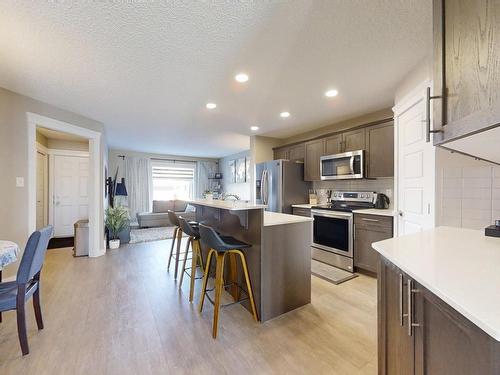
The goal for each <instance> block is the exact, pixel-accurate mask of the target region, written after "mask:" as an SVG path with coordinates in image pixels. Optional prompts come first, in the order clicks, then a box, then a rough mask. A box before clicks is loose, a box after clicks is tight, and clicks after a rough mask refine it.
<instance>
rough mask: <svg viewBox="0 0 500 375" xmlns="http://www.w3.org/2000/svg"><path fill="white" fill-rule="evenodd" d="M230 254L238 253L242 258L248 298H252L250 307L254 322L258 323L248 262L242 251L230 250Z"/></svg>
mask: <svg viewBox="0 0 500 375" xmlns="http://www.w3.org/2000/svg"><path fill="white" fill-rule="evenodd" d="M230 252H231V253H236V254H238V255H239V256H240V259H241V265H242V267H243V273H244V275H245V282H246V284H247V291H248V297H249V298H250V306H251V307H252V315H253V318H254V320H255V321H256V322H258V321H259V317H258V315H257V308H256V307H255V301H254V299H253V290H252V284H251V283H250V276H249V275H248V267H247V260H246V258H245V254H243V252H242V251H240V250H230Z"/></svg>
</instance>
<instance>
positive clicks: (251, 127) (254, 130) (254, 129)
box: [250, 126, 259, 132]
mask: <svg viewBox="0 0 500 375" xmlns="http://www.w3.org/2000/svg"><path fill="white" fill-rule="evenodd" d="M250 130H251V131H253V132H256V131H257V130H259V127H258V126H250Z"/></svg>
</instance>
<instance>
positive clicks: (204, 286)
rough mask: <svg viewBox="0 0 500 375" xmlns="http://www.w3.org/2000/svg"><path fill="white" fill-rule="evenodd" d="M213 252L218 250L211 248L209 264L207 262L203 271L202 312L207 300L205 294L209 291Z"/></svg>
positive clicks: (200, 307) (200, 305)
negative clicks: (209, 274)
mask: <svg viewBox="0 0 500 375" xmlns="http://www.w3.org/2000/svg"><path fill="white" fill-rule="evenodd" d="M213 254H217V252H216V251H215V250H214V249H210V251H209V252H208V256H207V264H205V272H204V273H203V284H202V286H201V296H200V304H199V306H198V309H199V310H200V312H202V311H203V302H205V294H206V293H207V282H208V273H209V272H210V262H211V261H212V255H213Z"/></svg>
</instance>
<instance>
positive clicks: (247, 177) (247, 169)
mask: <svg viewBox="0 0 500 375" xmlns="http://www.w3.org/2000/svg"><path fill="white" fill-rule="evenodd" d="M245 181H246V182H250V158H249V157H246V158H245Z"/></svg>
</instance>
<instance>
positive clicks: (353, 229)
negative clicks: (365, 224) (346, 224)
mask: <svg viewBox="0 0 500 375" xmlns="http://www.w3.org/2000/svg"><path fill="white" fill-rule="evenodd" d="M352 232H353V235H352V238H353V240H355V239H356V224H354V225H353V226H352Z"/></svg>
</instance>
